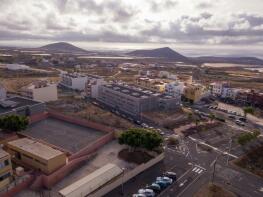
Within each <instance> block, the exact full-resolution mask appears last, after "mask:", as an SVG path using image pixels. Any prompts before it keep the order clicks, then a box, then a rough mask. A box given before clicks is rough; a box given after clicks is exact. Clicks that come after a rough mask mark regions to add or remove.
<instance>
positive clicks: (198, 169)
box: [192, 166, 204, 174]
mask: <svg viewBox="0 0 263 197" xmlns="http://www.w3.org/2000/svg"><path fill="white" fill-rule="evenodd" d="M192 171H193V172H195V173H197V174H201V173H202V172H203V171H204V169H203V168H202V167H199V166H195V167H194V168H193V169H192Z"/></svg>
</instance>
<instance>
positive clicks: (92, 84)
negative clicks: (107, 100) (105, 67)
mask: <svg viewBox="0 0 263 197" xmlns="http://www.w3.org/2000/svg"><path fill="white" fill-rule="evenodd" d="M87 77H88V80H87V82H86V85H85V90H84V92H85V96H86V97H91V98H95V99H97V98H98V94H99V86H100V85H104V84H106V83H107V82H106V81H105V80H104V78H103V77H100V76H95V75H88V76H87Z"/></svg>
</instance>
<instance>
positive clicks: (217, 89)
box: [210, 82, 229, 97]
mask: <svg viewBox="0 0 263 197" xmlns="http://www.w3.org/2000/svg"><path fill="white" fill-rule="evenodd" d="M224 88H229V84H228V83H227V82H222V83H221V82H214V83H211V84H210V90H211V94H212V95H213V96H218V97H221V96H222V93H223V89H224Z"/></svg>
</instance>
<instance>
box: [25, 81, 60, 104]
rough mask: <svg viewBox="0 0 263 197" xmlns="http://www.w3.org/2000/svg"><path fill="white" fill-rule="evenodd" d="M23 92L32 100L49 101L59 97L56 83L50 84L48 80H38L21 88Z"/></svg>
mask: <svg viewBox="0 0 263 197" xmlns="http://www.w3.org/2000/svg"><path fill="white" fill-rule="evenodd" d="M20 92H21V94H22V95H23V96H25V97H28V98H31V99H32V100H36V101H41V102H49V101H56V100H57V99H58V91H57V85H56V84H50V83H48V82H47V81H36V82H33V83H32V84H30V85H28V86H26V87H24V88H22V89H21V91H20Z"/></svg>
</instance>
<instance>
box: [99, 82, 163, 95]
mask: <svg viewBox="0 0 263 197" xmlns="http://www.w3.org/2000/svg"><path fill="white" fill-rule="evenodd" d="M103 86H104V87H107V88H109V89H112V90H114V91H116V92H121V93H123V94H128V95H130V96H132V97H136V98H148V97H150V96H158V94H157V93H156V92H152V91H149V90H143V89H141V88H137V87H134V86H128V85H120V84H106V85H103Z"/></svg>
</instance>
